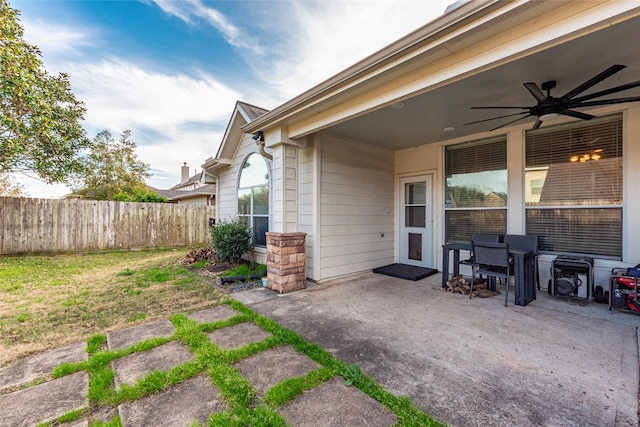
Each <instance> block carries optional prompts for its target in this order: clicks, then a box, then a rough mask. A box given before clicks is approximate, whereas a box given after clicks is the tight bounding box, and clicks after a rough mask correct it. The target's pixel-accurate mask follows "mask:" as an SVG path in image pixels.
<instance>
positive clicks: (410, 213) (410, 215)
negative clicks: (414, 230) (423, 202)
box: [404, 206, 427, 228]
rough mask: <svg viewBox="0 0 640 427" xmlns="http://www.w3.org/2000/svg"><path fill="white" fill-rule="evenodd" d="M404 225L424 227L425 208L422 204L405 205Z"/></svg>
mask: <svg viewBox="0 0 640 427" xmlns="http://www.w3.org/2000/svg"><path fill="white" fill-rule="evenodd" d="M404 211H405V219H404V221H405V226H406V227H420V228H424V227H425V220H426V212H427V209H426V207H424V206H405V208H404Z"/></svg>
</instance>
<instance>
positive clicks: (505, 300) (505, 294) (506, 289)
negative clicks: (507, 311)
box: [504, 268, 509, 307]
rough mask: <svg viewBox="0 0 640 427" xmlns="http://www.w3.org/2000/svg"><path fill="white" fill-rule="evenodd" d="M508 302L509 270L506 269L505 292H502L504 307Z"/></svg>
mask: <svg viewBox="0 0 640 427" xmlns="http://www.w3.org/2000/svg"><path fill="white" fill-rule="evenodd" d="M508 302H509V269H508V268H507V279H506V280H505V290H504V306H505V307H506V306H507V303H508Z"/></svg>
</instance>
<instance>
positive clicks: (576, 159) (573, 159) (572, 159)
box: [569, 156, 580, 163]
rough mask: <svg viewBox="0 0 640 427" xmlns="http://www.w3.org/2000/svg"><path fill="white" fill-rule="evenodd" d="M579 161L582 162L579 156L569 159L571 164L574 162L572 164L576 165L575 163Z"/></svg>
mask: <svg viewBox="0 0 640 427" xmlns="http://www.w3.org/2000/svg"><path fill="white" fill-rule="evenodd" d="M578 160H580V157H578V156H571V157H570V158H569V161H570V162H572V163H575V162H577V161H578Z"/></svg>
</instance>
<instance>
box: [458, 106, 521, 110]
mask: <svg viewBox="0 0 640 427" xmlns="http://www.w3.org/2000/svg"><path fill="white" fill-rule="evenodd" d="M470 108H471V109H472V110H486V109H492V110H495V109H498V110H507V109H509V110H528V109H529V108H531V107H470Z"/></svg>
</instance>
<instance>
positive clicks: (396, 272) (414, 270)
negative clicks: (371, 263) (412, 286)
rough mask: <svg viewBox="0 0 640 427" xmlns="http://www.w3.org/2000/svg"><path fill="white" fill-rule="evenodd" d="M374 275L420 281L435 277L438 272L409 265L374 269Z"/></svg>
mask: <svg viewBox="0 0 640 427" xmlns="http://www.w3.org/2000/svg"><path fill="white" fill-rule="evenodd" d="M373 272H374V273H378V274H384V275H386V276H392V277H398V278H400V279H407V280H414V281H415V280H420V279H424V278H425V277H429V276H433V275H434V274H436V273H437V272H438V270H436V269H435V268H425V267H417V266H415V265H407V264H389V265H385V266H384V267H378V268H374V269H373Z"/></svg>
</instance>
